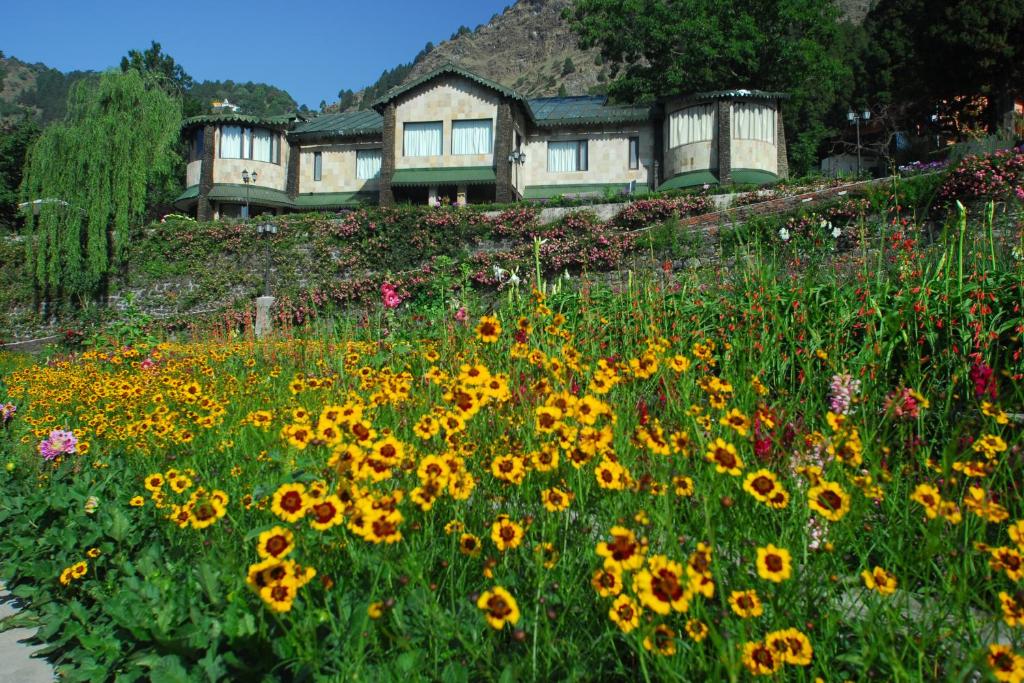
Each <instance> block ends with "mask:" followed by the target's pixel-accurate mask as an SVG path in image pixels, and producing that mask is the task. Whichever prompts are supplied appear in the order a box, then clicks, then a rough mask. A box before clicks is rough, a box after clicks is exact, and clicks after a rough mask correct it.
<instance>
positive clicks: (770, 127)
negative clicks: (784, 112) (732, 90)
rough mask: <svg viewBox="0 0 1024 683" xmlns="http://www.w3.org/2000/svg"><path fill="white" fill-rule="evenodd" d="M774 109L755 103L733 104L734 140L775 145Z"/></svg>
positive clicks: (732, 124)
mask: <svg viewBox="0 0 1024 683" xmlns="http://www.w3.org/2000/svg"><path fill="white" fill-rule="evenodd" d="M775 125H776V118H775V108H774V107H771V106H769V105H767V104H759V103H756V102H733V104H732V123H731V126H732V137H733V139H734V140H760V141H762V142H770V143H772V144H775Z"/></svg>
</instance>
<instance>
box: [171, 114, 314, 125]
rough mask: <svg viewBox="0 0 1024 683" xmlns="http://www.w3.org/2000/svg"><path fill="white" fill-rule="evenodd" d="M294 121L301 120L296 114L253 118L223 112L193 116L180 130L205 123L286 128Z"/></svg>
mask: <svg viewBox="0 0 1024 683" xmlns="http://www.w3.org/2000/svg"><path fill="white" fill-rule="evenodd" d="M296 120H301V118H300V117H299V115H298V114H281V115H280V116H253V115H251V114H235V113H233V112H224V113H222V114H203V115H202V116H193V117H191V118H187V119H185V120H184V121H182V122H181V127H182V128H191V127H192V126H199V125H204V124H207V123H251V124H253V125H257V126H267V127H269V128H287V127H288V126H290V125H291V124H292V122H294V121H296Z"/></svg>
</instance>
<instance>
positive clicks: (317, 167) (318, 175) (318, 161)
mask: <svg viewBox="0 0 1024 683" xmlns="http://www.w3.org/2000/svg"><path fill="white" fill-rule="evenodd" d="M323 176H324V153H323V152H313V180H315V181H320V180H321V179H322V178H323Z"/></svg>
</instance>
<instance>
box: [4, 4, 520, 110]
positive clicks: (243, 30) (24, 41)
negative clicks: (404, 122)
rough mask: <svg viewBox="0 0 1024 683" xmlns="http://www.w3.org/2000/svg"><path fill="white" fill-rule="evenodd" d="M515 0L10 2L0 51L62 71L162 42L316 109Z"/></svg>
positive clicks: (203, 66)
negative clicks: (270, 87) (345, 90)
mask: <svg viewBox="0 0 1024 683" xmlns="http://www.w3.org/2000/svg"><path fill="white" fill-rule="evenodd" d="M513 2H514V0H441V1H440V2H431V3H426V2H422V1H420V0H368V1H367V0H363V1H360V2H353V1H351V0H333V1H332V0H321V1H320V2H306V1H304V0H303V1H291V2H289V1H288V0H283V1H282V0H278V1H277V2H266V1H264V0H254V1H250V2H230V3H226V2H217V1H216V0H208V1H207V2H192V1H189V0H186V1H178V2H168V1H166V0H132V1H130V2H129V1H125V0H116V1H114V0H91V1H87V2H82V1H81V0H79V1H78V2H67V1H66V0H50V1H49V2H41V1H39V0H36V1H35V2H28V1H27V0H9V2H5V3H4V7H3V10H0V15H2V20H0V50H3V52H4V54H6V55H7V56H12V57H17V58H18V59H21V60H23V61H26V62H33V63H34V62H43V63H44V64H46V65H47V66H51V67H53V68H55V69H60V70H61V71H71V70H74V69H83V70H84V69H93V70H102V69H105V68H109V67H114V66H117V65H118V64H119V63H120V61H121V57H122V56H123V55H124V54H125V53H127V52H128V50H130V49H133V48H134V49H142V48H145V47H148V46H149V42H150V41H151V40H156V41H157V42H159V43H160V44H161V45H162V46H163V49H164V51H165V52H167V53H168V54H170V55H171V56H172V57H174V59H175V60H176V61H177V62H178V63H179V64H181V65H182V66H184V67H185V70H186V71H187V72H188V73H189V74H191V75H192V77H193V78H195V79H196V80H200V81H201V80H227V79H231V80H234V81H243V82H244V81H262V82H265V83H270V84H271V85H276V86H278V87H281V88H284V89H285V90H287V91H288V92H289V93H291V95H292V97H294V98H295V99H296V100H297V101H298V102H299V104H306V105H309V106H310V107H312V108H316V107H317V106H319V104H320V100H322V99H325V100H327V101H328V102H331V101H333V100H334V99H336V98H337V94H338V91H339V90H341V89H342V88H351V89H353V90H358V89H359V88H361V87H363V86H365V85H369V84H370V83H372V82H373V81H375V80H376V79H377V77H378V76H379V75H380V73H381V71H383V70H384V69H389V68H391V67H393V66H395V65H397V64H399V63H402V62H408V61H410V60H411V59H412V58H413V57H415V56H416V53H417V52H419V51H420V50H421V49H422V48H423V46H424V45H426V43H427V41H433V42H434V43H435V44H436V43H440V42H441V41H443V40H445V39H447V38H448V37H449V36H450V35H451V34H452V33H454V32H455V30H456V29H458V27H459V25H461V24H465V25H466V26H469V27H470V28H476V27H477V25H479V24H484V23H487V22H488V21H489V20H490V18H491V16H493V15H494V14H496V13H500V12H501V11H502V10H503V9H504V8H505V7H506V6H507V5H510V4H512V3H513Z"/></svg>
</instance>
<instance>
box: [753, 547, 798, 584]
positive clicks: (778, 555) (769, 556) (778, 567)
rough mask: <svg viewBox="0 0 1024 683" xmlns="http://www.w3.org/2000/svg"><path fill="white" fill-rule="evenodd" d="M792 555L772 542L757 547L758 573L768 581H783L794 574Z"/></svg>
mask: <svg viewBox="0 0 1024 683" xmlns="http://www.w3.org/2000/svg"><path fill="white" fill-rule="evenodd" d="M792 564H793V561H792V557H791V556H790V554H789V551H788V550H786V549H785V548H777V547H775V546H774V545H772V544H771V543H769V544H768V545H767V546H765V547H763V548H758V549H757V574H758V576H760V577H761V578H762V579H765V580H766V581H772V582H774V583H782V582H783V581H785V580H786V579H788V578H789V577H790V575H791V574H792V571H793V569H792Z"/></svg>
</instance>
